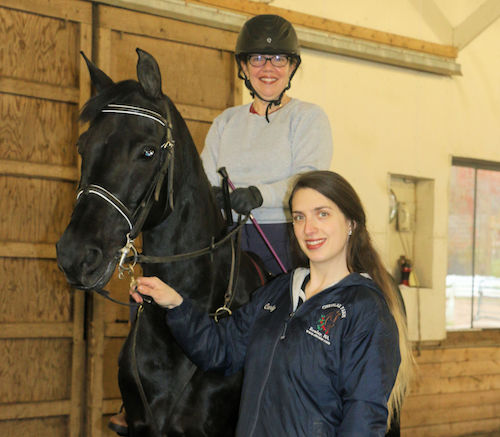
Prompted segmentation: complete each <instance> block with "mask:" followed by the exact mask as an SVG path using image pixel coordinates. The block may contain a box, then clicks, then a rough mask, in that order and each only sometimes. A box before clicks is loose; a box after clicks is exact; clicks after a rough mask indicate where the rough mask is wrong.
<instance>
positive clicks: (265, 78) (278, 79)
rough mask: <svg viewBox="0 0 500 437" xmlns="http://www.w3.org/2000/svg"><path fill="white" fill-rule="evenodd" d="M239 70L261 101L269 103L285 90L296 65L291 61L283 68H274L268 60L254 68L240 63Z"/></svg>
mask: <svg viewBox="0 0 500 437" xmlns="http://www.w3.org/2000/svg"><path fill="white" fill-rule="evenodd" d="M265 56H272V55H265ZM241 68H242V70H243V72H244V73H245V75H246V76H247V77H248V78H249V80H250V82H251V84H252V86H253V88H254V89H255V91H256V92H257V94H258V95H259V96H260V97H262V98H263V99H265V100H267V101H271V100H275V99H277V98H278V97H279V95H280V94H281V92H282V91H283V90H284V89H285V88H286V86H287V85H288V81H289V79H290V76H291V74H292V73H293V71H294V69H295V68H296V64H295V62H294V61H292V60H291V61H290V62H288V63H287V64H286V65H285V66H284V67H275V66H274V65H273V64H272V63H271V61H269V60H268V61H266V63H265V64H264V65H262V66H261V67H254V66H253V65H251V64H250V63H249V62H241Z"/></svg>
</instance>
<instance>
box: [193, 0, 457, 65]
mask: <svg viewBox="0 0 500 437" xmlns="http://www.w3.org/2000/svg"><path fill="white" fill-rule="evenodd" d="M186 2H187V3H193V4H201V5H207V6H213V7H216V8H222V9H226V10H230V11H235V12H241V13H244V14H247V15H257V14H277V15H280V16H282V17H283V18H286V19H287V20H288V21H290V22H291V23H293V24H295V25H297V26H303V27H308V28H311V29H316V30H321V31H324V32H329V33H334V34H338V35H342V36H347V37H351V38H357V39H362V40H365V41H371V42H374V43H378V44H385V45H389V46H392V47H398V48H404V49H409V50H415V51H418V52H423V53H427V54H431V55H436V56H444V57H446V58H453V59H455V58H456V57H457V55H458V49H457V48H456V47H452V46H445V45H441V44H436V43H432V42H428V41H423V40H419V39H415V38H409V37H406V36H401V35H397V34H394V33H388V32H382V31H379V30H375V29H369V28H366V27H361V26H355V25H353V24H347V23H342V22H340V21H334V20H329V19H327V18H321V17H316V16H314V15H309V14H304V13H302V12H296V11H292V10H289V9H283V8H278V7H276V6H270V5H267V4H263V3H256V2H249V1H248V0H186Z"/></svg>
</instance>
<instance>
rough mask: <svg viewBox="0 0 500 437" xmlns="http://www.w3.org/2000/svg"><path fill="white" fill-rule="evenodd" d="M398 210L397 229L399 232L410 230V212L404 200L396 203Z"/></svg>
mask: <svg viewBox="0 0 500 437" xmlns="http://www.w3.org/2000/svg"><path fill="white" fill-rule="evenodd" d="M397 205H398V206H397V208H398V212H397V219H398V221H397V223H396V226H397V230H398V231H400V232H410V231H411V229H412V226H411V222H412V215H411V212H410V208H409V207H408V205H407V204H406V202H398V204H397Z"/></svg>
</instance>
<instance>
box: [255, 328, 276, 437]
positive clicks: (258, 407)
mask: <svg viewBox="0 0 500 437" xmlns="http://www.w3.org/2000/svg"><path fill="white" fill-rule="evenodd" d="M279 340H280V337H278V338H277V339H276V341H275V342H274V346H273V350H272V354H271V359H270V360H269V365H268V366H267V369H266V376H265V378H264V382H263V384H262V388H261V389H260V393H259V397H258V398H257V414H256V415H255V419H254V422H253V425H252V427H251V430H250V433H249V434H248V436H249V437H251V436H253V433H254V432H255V427H256V426H257V419H258V418H259V414H260V413H259V411H260V403H261V401H262V395H263V394H264V389H265V388H266V385H267V380H268V379H269V374H270V373H271V367H272V364H273V361H274V353H275V351H276V346H277V345H278V342H279Z"/></svg>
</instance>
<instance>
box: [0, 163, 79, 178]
mask: <svg viewBox="0 0 500 437" xmlns="http://www.w3.org/2000/svg"><path fill="white" fill-rule="evenodd" d="M0 175H10V176H26V177H36V178H42V179H57V180H65V181H77V180H78V178H79V176H78V169H77V168H76V167H69V166H64V165H52V164H37V163H32V162H23V161H10V160H4V159H0Z"/></svg>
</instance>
